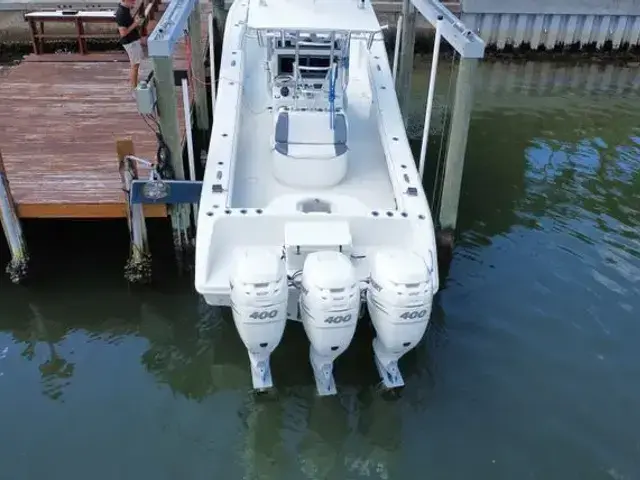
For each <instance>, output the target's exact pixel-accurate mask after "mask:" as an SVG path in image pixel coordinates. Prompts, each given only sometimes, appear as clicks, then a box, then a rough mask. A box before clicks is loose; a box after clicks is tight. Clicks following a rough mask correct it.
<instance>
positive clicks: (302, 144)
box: [273, 110, 349, 188]
mask: <svg viewBox="0 0 640 480" xmlns="http://www.w3.org/2000/svg"><path fill="white" fill-rule="evenodd" d="M347 138H348V128H347V119H346V117H345V115H344V113H343V112H338V113H336V114H335V117H334V124H333V128H332V127H331V122H330V113H329V112H328V111H314V110H293V111H287V110H281V111H280V112H278V114H277V116H276V122H275V135H274V153H273V155H274V174H275V176H276V178H277V179H278V180H279V181H281V182H282V183H285V184H287V185H291V186H297V187H317V188H321V187H331V186H334V185H337V184H338V183H340V182H341V181H342V180H343V179H344V177H345V176H346V173H347V167H348V150H349V148H348V146H347Z"/></svg>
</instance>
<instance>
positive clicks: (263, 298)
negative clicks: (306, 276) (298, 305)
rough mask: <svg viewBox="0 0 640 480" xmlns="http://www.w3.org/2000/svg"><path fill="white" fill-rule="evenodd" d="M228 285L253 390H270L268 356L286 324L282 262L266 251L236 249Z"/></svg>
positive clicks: (277, 255) (286, 292) (261, 249)
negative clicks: (244, 347) (247, 358)
mask: <svg viewBox="0 0 640 480" xmlns="http://www.w3.org/2000/svg"><path fill="white" fill-rule="evenodd" d="M229 282H230V285H231V308H232V310H233V321H234V322H235V324H236V328H237V329H238V333H239V334H240V338H241V339H242V341H243V342H244V344H245V346H246V347H247V351H248V352H249V360H250V361H251V378H252V380H253V388H255V389H257V390H265V389H268V388H271V387H272V386H273V381H272V379H271V367H270V365H269V357H270V356H271V353H273V351H274V350H275V349H276V347H277V346H278V344H279V343H280V340H281V339H282V334H283V333H284V327H285V324H286V321H287V300H288V298H289V297H288V295H289V292H288V288H287V275H286V269H285V263H284V259H282V258H281V255H280V254H279V253H278V252H276V251H272V250H269V249H266V248H241V249H237V250H236V251H235V252H234V258H233V266H232V270H231V278H230V279H229Z"/></svg>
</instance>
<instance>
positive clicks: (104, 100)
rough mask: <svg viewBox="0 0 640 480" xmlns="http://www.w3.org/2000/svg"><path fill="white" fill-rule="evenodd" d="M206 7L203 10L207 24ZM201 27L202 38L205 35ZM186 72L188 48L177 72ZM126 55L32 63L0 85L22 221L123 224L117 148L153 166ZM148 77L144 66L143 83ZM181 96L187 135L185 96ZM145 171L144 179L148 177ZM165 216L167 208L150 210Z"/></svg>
mask: <svg viewBox="0 0 640 480" xmlns="http://www.w3.org/2000/svg"><path fill="white" fill-rule="evenodd" d="M209 11H210V6H209V5H204V4H203V5H202V8H201V12H202V19H203V23H205V22H206V21H207V14H208V13H209ZM207 31H208V30H207V28H206V24H205V25H203V35H206V32H207ZM185 68H186V55H185V48H184V42H180V45H179V46H178V47H177V49H176V53H175V55H174V69H176V70H184V69H185ZM128 69H129V64H128V60H127V57H126V55H125V54H124V52H122V51H115V52H106V53H93V54H87V55H80V54H48V55H47V54H44V55H28V56H27V57H25V59H24V60H23V61H22V63H20V64H19V65H16V66H15V67H12V68H9V69H7V70H5V71H3V74H2V76H1V77H0V98H2V108H0V150H1V152H2V158H3V161H4V166H5V168H6V172H7V178H8V180H9V184H10V188H11V193H12V195H13V197H14V201H15V203H16V205H17V210H18V215H19V216H20V217H21V218H68V217H77V218H114V217H116V218H117V217H124V216H125V212H126V209H125V203H124V196H123V193H122V185H121V181H120V175H119V173H118V158H117V155H116V140H117V139H125V138H130V139H132V140H133V143H134V146H135V150H136V155H138V156H140V157H143V158H147V159H155V155H156V149H157V145H156V136H155V134H154V132H153V131H152V130H151V128H150V127H149V126H148V125H147V124H146V123H145V121H144V119H143V117H141V116H140V115H139V113H138V111H137V108H136V103H135V100H134V99H133V98H132V95H131V91H130V89H129V85H128ZM150 71H151V67H150V61H148V60H146V61H145V62H144V64H143V65H142V66H141V72H140V73H141V78H144V76H146V74H148V73H149V72H150ZM176 88H177V90H178V91H177V100H178V101H177V103H178V115H179V119H180V125H181V128H182V131H183V134H184V120H183V110H182V101H181V99H182V95H181V92H180V88H179V87H176ZM145 173H146V172H145V171H144V169H141V170H140V174H141V175H144V174H145ZM145 208H146V210H145V213H146V215H147V216H166V208H165V206H164V205H162V206H159V205H149V206H146V207H145Z"/></svg>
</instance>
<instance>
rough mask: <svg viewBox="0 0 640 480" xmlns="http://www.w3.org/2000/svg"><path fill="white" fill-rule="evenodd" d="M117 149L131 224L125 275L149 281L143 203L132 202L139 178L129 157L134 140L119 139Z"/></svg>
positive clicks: (135, 280) (149, 266) (134, 281)
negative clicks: (134, 184)
mask: <svg viewBox="0 0 640 480" xmlns="http://www.w3.org/2000/svg"><path fill="white" fill-rule="evenodd" d="M116 151H117V154H118V171H119V172H120V178H121V180H122V189H123V190H124V195H125V203H126V206H127V224H128V225H129V236H130V239H131V251H130V255H129V259H128V261H127V263H126V265H125V268H124V276H125V278H126V279H127V280H128V281H129V282H131V283H149V282H150V281H151V274H152V271H151V253H150V252H149V241H148V238H147V226H146V223H145V217H144V211H143V205H142V204H132V203H131V198H130V192H131V184H132V183H133V181H134V180H137V179H138V168H137V165H136V164H135V162H134V161H133V160H132V159H131V158H129V157H128V156H129V155H134V154H135V153H134V148H133V142H132V141H131V140H118V141H117V142H116Z"/></svg>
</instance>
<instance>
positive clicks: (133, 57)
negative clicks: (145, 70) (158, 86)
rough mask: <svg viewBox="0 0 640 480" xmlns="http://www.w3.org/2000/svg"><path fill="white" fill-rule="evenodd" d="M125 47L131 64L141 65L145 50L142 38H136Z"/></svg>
mask: <svg viewBox="0 0 640 480" xmlns="http://www.w3.org/2000/svg"><path fill="white" fill-rule="evenodd" d="M124 49H125V51H126V52H127V55H128V56H129V61H130V62H131V65H140V63H141V62H142V58H143V57H144V51H143V50H142V43H141V42H140V40H135V41H133V42H131V43H127V44H126V45H124Z"/></svg>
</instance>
